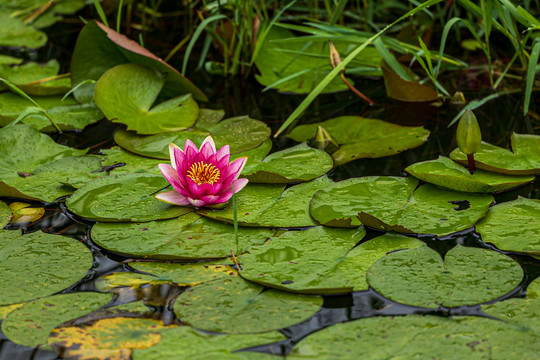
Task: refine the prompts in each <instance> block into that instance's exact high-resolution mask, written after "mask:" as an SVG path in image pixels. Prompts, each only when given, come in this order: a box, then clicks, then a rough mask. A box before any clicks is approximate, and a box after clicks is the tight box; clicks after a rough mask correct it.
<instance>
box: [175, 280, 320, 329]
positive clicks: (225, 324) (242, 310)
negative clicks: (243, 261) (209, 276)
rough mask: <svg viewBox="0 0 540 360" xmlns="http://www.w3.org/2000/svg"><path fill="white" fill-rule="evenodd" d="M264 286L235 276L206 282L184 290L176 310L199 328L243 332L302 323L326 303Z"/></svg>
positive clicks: (177, 302)
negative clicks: (265, 288)
mask: <svg viewBox="0 0 540 360" xmlns="http://www.w3.org/2000/svg"><path fill="white" fill-rule="evenodd" d="M263 289H264V288H263V287H262V286H260V285H257V284H253V283H250V282H247V281H245V280H243V279H241V278H239V277H234V276H231V277H227V278H225V279H218V280H214V281H211V282H206V283H204V284H201V285H198V286H195V287H193V288H190V289H188V290H186V291H184V292H183V293H182V294H181V295H180V296H179V297H178V298H177V299H176V301H175V303H174V312H175V314H176V316H178V318H179V319H180V320H181V321H182V322H184V323H187V324H189V325H191V326H193V327H195V328H197V329H201V330H207V331H214V332H221V333H229V334H243V333H261V332H267V331H271V330H277V329H281V328H284V327H287V326H290V325H293V324H296V323H299V322H301V321H303V320H305V319H307V318H309V317H310V316H312V315H313V314H315V313H316V312H317V311H319V308H320V306H321V305H322V300H323V299H322V297H319V296H309V295H297V294H291V293H286V292H281V291H277V290H267V291H263ZM283 314H287V316H283ZM253 319H257V321H253Z"/></svg>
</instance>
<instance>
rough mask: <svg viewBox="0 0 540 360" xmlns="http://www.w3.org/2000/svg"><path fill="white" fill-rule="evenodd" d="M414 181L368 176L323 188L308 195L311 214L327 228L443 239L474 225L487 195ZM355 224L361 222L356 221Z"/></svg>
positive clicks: (487, 202)
mask: <svg viewBox="0 0 540 360" xmlns="http://www.w3.org/2000/svg"><path fill="white" fill-rule="evenodd" d="M417 184H418V180H417V179H415V178H411V177H409V178H402V177H386V176H368V177H363V178H353V179H349V180H345V181H341V182H338V183H334V184H333V185H332V186H328V187H327V188H326V189H323V190H320V191H318V192H317V193H315V195H314V196H313V199H312V201H311V204H310V212H311V215H312V216H313V218H314V219H315V220H317V221H318V222H319V223H321V224H322V225H328V226H339V227H348V226H357V225H359V224H360V222H361V223H363V224H364V225H367V226H370V227H374V228H378V229H384V230H393V231H397V232H401V233H426V234H435V235H439V236H440V235H448V234H450V233H453V232H456V231H460V230H464V229H466V228H469V227H471V226H473V225H474V223H475V222H476V221H478V220H479V219H480V218H481V217H482V216H484V214H485V213H486V212H487V209H488V207H489V205H490V204H491V202H492V201H493V197H492V196H491V195H483V194H472V193H461V192H455V191H448V190H439V189H437V188H436V187H434V186H432V185H429V184H426V185H423V186H421V187H419V188H418V189H416V190H415V188H416V186H417ZM359 220H360V221H359Z"/></svg>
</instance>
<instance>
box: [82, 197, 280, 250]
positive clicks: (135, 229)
mask: <svg viewBox="0 0 540 360" xmlns="http://www.w3.org/2000/svg"><path fill="white" fill-rule="evenodd" d="M176 208H179V209H187V211H191V209H190V208H187V207H176ZM181 215H182V216H179V215H177V216H179V217H178V218H176V219H171V220H166V221H151V222H146V223H142V224H138V223H118V224H106V223H98V224H96V225H94V226H93V227H92V231H91V237H92V239H93V240H94V242H95V243H97V244H98V245H99V246H101V247H103V248H105V249H107V250H109V251H112V252H115V253H119V254H123V255H127V256H132V257H139V258H148V259H208V258H210V259H211V258H224V257H227V256H230V254H231V250H237V252H240V253H241V252H244V251H246V250H248V249H249V248H250V247H251V246H252V245H253V244H262V243H263V242H265V241H266V239H267V238H269V237H271V236H272V235H273V231H270V230H267V229H249V228H243V227H242V228H239V229H238V242H239V248H238V249H236V240H235V235H234V228H233V227H232V226H231V225H228V224H223V223H220V222H217V221H213V220H210V219H206V218H201V217H199V216H198V215H196V214H194V213H188V214H181Z"/></svg>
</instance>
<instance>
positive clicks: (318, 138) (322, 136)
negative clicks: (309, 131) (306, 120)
mask: <svg viewBox="0 0 540 360" xmlns="http://www.w3.org/2000/svg"><path fill="white" fill-rule="evenodd" d="M311 145H312V146H313V147H315V148H317V149H319V150H324V151H326V152H328V153H330V154H331V153H333V152H334V151H336V150H337V149H338V148H339V144H338V142H337V141H336V140H335V139H334V138H333V137H332V135H330V133H329V132H328V131H327V130H326V129H325V128H323V127H322V126H319V127H318V128H317V132H316V133H315V138H314V139H313V140H312V141H311Z"/></svg>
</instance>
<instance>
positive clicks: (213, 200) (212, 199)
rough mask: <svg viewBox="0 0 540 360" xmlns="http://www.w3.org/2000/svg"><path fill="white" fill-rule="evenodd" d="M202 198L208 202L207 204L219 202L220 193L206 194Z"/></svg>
mask: <svg viewBox="0 0 540 360" xmlns="http://www.w3.org/2000/svg"><path fill="white" fill-rule="evenodd" d="M201 200H202V201H204V202H206V203H207V204H217V203H218V202H217V201H218V200H219V196H218V195H205V196H203V197H201Z"/></svg>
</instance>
